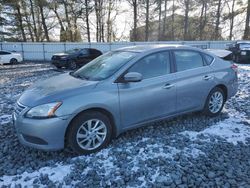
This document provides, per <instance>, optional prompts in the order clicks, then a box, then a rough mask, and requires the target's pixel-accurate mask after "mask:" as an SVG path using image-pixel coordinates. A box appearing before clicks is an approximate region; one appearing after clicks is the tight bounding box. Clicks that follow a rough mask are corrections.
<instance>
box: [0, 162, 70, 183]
mask: <svg viewBox="0 0 250 188" xmlns="http://www.w3.org/2000/svg"><path fill="white" fill-rule="evenodd" d="M71 167H72V166H71V165H62V164H57V165H56V167H43V168H40V169H39V170H38V171H34V172H32V173H28V172H24V173H22V174H19V175H15V176H2V177H1V180H2V182H1V181H0V187H1V186H3V185H10V187H15V185H17V184H21V185H22V186H23V187H25V186H27V187H31V186H33V181H34V179H36V178H39V176H40V174H48V177H49V179H50V180H51V181H53V182H63V179H64V177H65V176H67V175H68V174H69V173H70V172H71ZM14 179H16V181H13V180H14ZM39 184H40V183H39Z"/></svg>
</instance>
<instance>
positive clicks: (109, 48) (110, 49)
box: [109, 42, 111, 51]
mask: <svg viewBox="0 0 250 188" xmlns="http://www.w3.org/2000/svg"><path fill="white" fill-rule="evenodd" d="M109 51H111V42H109Z"/></svg>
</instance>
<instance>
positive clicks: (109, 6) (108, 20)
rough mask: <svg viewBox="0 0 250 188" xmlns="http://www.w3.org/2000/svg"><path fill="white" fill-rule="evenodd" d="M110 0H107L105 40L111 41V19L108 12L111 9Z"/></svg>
mask: <svg viewBox="0 0 250 188" xmlns="http://www.w3.org/2000/svg"><path fill="white" fill-rule="evenodd" d="M111 6H112V0H109V2H108V18H107V42H111V34H112V32H111V24H112V23H111V20H110V14H111V9H112V7H111Z"/></svg>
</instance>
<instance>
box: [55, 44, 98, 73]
mask: <svg viewBox="0 0 250 188" xmlns="http://www.w3.org/2000/svg"><path fill="white" fill-rule="evenodd" d="M100 55H102V52H101V51H99V50H96V49H93V48H83V49H72V50H69V51H66V52H64V53H58V54H54V55H53V56H52V58H51V61H52V64H53V65H55V66H56V67H57V68H62V67H66V68H69V69H72V70H73V69H76V68H78V67H81V66H83V65H85V64H87V63H88V62H90V61H91V60H93V59H95V58H97V57H98V56H100Z"/></svg>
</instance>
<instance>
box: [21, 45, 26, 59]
mask: <svg viewBox="0 0 250 188" xmlns="http://www.w3.org/2000/svg"><path fill="white" fill-rule="evenodd" d="M21 50H22V56H23V60H25V59H24V50H23V43H22V42H21Z"/></svg>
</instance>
